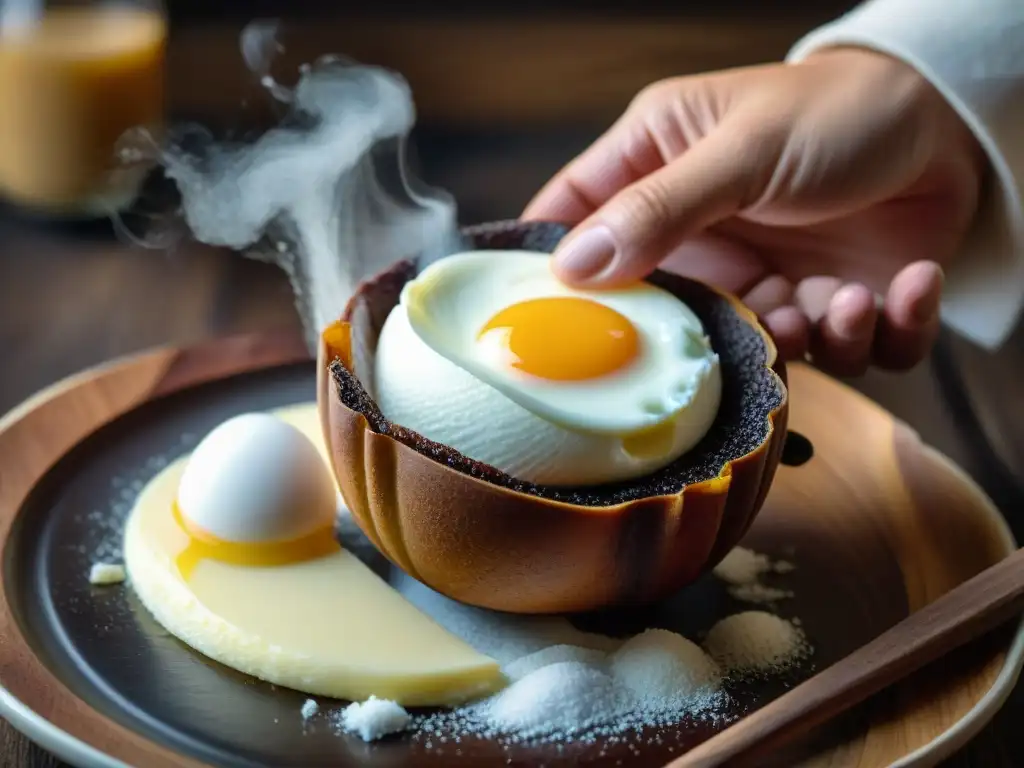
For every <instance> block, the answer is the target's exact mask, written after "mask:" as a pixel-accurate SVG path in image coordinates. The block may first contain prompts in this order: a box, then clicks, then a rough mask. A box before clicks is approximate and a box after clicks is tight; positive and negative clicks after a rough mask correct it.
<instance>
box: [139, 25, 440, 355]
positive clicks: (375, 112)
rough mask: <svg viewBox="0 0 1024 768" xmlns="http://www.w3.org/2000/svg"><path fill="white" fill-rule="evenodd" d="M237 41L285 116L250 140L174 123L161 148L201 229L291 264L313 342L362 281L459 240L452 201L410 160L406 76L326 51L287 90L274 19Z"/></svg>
mask: <svg viewBox="0 0 1024 768" xmlns="http://www.w3.org/2000/svg"><path fill="white" fill-rule="evenodd" d="M241 47H242V55H243V57H244V58H245V60H246V63H247V64H248V66H249V67H250V69H251V70H252V71H253V72H254V74H256V75H257V76H258V77H260V80H261V83H262V84H263V86H264V87H265V88H266V90H267V91H268V92H269V93H270V94H271V96H272V97H274V98H275V99H276V100H277V101H278V102H280V103H282V104H285V105H287V109H286V112H285V116H284V118H283V119H282V121H281V123H280V124H279V125H278V126H277V127H275V128H273V129H272V130H270V131H268V132H267V133H265V134H263V135H262V136H261V137H260V138H258V139H257V140H255V141H253V142H251V143H243V142H231V141H223V140H222V141H218V140H215V139H214V138H213V137H212V136H211V135H210V134H209V133H208V132H206V131H204V130H203V129H199V128H195V127H192V128H189V129H187V130H178V131H177V132H176V134H175V135H174V136H172V137H171V138H170V139H169V140H168V142H167V143H166V145H165V146H163V147H161V148H159V149H158V150H157V157H158V161H159V162H160V163H161V164H162V165H163V167H164V172H165V174H166V175H167V177H168V178H170V179H173V181H174V182H175V183H176V185H177V187H178V190H179V192H180V195H181V213H182V215H183V218H184V221H185V223H186V224H187V225H188V228H189V230H190V231H191V233H192V235H193V236H194V237H195V238H196V239H198V240H200V241H202V242H204V243H208V244H210V245H215V246H226V247H228V248H232V249H235V250H238V251H241V252H242V253H244V254H245V255H247V256H250V257H252V258H258V259H262V260H265V261H270V262H272V263H275V264H277V265H279V266H280V267H281V268H282V269H284V270H285V272H287V274H288V276H289V279H290V280H291V283H292V287H293V288H294V291H295V295H296V300H297V305H298V308H299V311H300V314H301V316H302V320H303V324H304V326H305V328H306V332H307V337H308V339H309V342H310V344H314V343H315V340H316V339H317V337H318V336H319V333H320V331H321V330H323V328H325V327H326V326H327V325H328V324H330V323H331V322H333V321H334V320H336V319H337V318H338V317H339V315H340V314H341V312H342V311H343V309H344V306H345V304H346V302H347V301H348V299H349V297H350V296H351V295H352V293H353V291H354V290H355V288H356V286H357V285H358V284H359V282H360V281H361V280H363V279H365V278H367V277H369V276H371V275H373V274H376V273H377V272H379V271H380V270H382V269H384V268H386V267H388V266H390V265H392V264H393V263H395V262H396V261H399V260H401V259H406V258H414V259H420V260H429V259H432V258H435V257H437V256H439V255H444V254H447V253H450V252H452V251H453V250H456V249H457V246H458V242H459V240H458V230H457V224H456V209H455V204H454V202H453V200H452V199H451V197H450V196H449V195H447V194H446V193H444V192H441V191H440V190H434V189H427V188H426V187H424V186H422V185H420V184H419V183H418V182H417V181H416V179H414V178H413V177H412V175H411V174H410V172H409V170H408V167H407V157H406V139H407V137H408V134H409V132H410V130H411V129H412V127H413V125H414V123H415V109H414V106H413V100H412V94H411V92H410V90H409V86H408V84H407V83H406V82H405V81H404V79H402V78H401V77H400V76H398V75H397V74H394V73H392V72H389V71H387V70H384V69H380V68H377V67H370V66H362V65H358V64H355V63H352V62H348V61H345V60H342V59H340V58H338V57H327V58H323V59H320V60H319V61H317V62H316V63H314V64H312V65H309V66H306V65H304V66H303V67H302V68H301V69H300V72H301V75H300V77H299V79H298V82H297V84H296V85H295V86H294V87H293V88H287V87H285V86H283V85H281V84H280V83H278V82H277V81H276V80H275V79H274V78H273V77H272V76H271V74H270V64H271V62H272V61H273V59H274V58H275V57H276V55H277V54H278V53H280V51H281V50H282V48H281V46H280V44H279V43H278V42H277V25H276V23H274V22H254V23H253V24H250V25H249V26H248V27H247V28H246V30H245V31H244V32H243V34H242V38H241ZM134 143H135V145H136V150H135V153H132V152H127V153H126V152H124V151H123V152H122V155H123V156H126V157H131V156H132V155H133V154H135V155H136V157H135V158H134V159H137V152H138V145H139V137H138V136H136V137H135V139H134Z"/></svg>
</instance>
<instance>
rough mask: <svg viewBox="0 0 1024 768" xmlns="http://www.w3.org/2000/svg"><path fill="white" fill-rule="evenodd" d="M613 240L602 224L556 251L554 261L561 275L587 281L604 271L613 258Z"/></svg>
mask: <svg viewBox="0 0 1024 768" xmlns="http://www.w3.org/2000/svg"><path fill="white" fill-rule="evenodd" d="M615 250H616V249H615V239H614V238H613V237H612V233H611V230H609V229H608V227H606V226H604V225H603V224H598V225H596V226H593V227H590V228H589V229H585V230H583V231H582V232H580V233H579V234H578V235H576V236H574V237H573V238H572V239H571V240H570V241H569V242H568V243H566V244H565V245H564V246H562V247H560V248H558V249H557V252H556V253H555V261H556V262H557V264H558V267H559V269H560V270H561V271H562V273H563V274H565V275H567V276H568V277H572V278H574V279H576V280H587V279H589V278H591V277H594V276H595V275H597V274H600V273H601V272H602V271H604V270H605V269H606V268H607V267H608V265H609V264H611V263H612V259H614V258H615Z"/></svg>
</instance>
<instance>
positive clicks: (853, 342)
mask: <svg viewBox="0 0 1024 768" xmlns="http://www.w3.org/2000/svg"><path fill="white" fill-rule="evenodd" d="M796 300H797V304H798V306H800V308H801V309H802V310H803V311H804V313H805V314H806V315H807V317H808V319H809V321H810V338H809V341H808V351H809V353H810V355H811V359H812V360H813V361H814V364H815V365H816V366H817V367H818V368H820V369H822V370H823V371H827V372H828V373H831V374H833V375H836V376H858V375H860V374H862V373H864V371H865V370H867V367H868V365H870V364H871V362H872V359H871V354H872V346H873V343H874V338H875V328H876V326H877V324H878V308H877V302H876V300H875V294H874V293H873V292H872V291H871V290H870V289H869V288H868V287H867V286H864V285H861V284H860V283H846V284H845V285H844V284H842V282H841V281H840V280H839V279H838V278H833V277H815V278H808V279H807V280H804V281H803V282H801V284H800V285H799V286H798V287H797V290H796Z"/></svg>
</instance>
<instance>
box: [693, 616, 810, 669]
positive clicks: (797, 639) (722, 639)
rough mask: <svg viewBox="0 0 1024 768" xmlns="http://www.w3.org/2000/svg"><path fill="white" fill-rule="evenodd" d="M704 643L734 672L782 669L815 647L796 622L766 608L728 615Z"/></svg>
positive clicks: (715, 657)
mask: <svg viewBox="0 0 1024 768" xmlns="http://www.w3.org/2000/svg"><path fill="white" fill-rule="evenodd" d="M704 647H705V648H706V649H707V651H708V653H709V654H710V655H711V656H712V658H714V659H715V660H716V661H718V663H719V664H721V665H722V666H723V667H724V668H725V669H726V670H728V672H730V673H732V674H749V673H752V672H770V671H777V670H781V669H784V668H786V667H788V666H790V665H791V664H793V663H794V662H797V661H799V660H800V659H803V658H805V657H806V656H807V654H808V653H809V652H810V650H811V648H810V645H809V644H808V643H807V639H806V637H805V636H804V633H803V632H802V631H801V630H800V629H799V628H798V627H797V626H796V625H795V624H793V623H792V622H790V621H786V620H785V619H783V618H780V617H779V616H776V615H774V614H771V613H766V612H764V611H745V612H744V613H736V614H733V615H732V616H727V617H726V618H724V619H722V620H721V621H719V622H718V623H717V624H715V625H714V626H713V627H712V628H711V630H710V631H709V632H708V634H707V637H706V638H705V639H704Z"/></svg>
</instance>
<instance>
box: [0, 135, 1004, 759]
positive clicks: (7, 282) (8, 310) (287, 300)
mask: <svg viewBox="0 0 1024 768" xmlns="http://www.w3.org/2000/svg"><path fill="white" fill-rule="evenodd" d="M584 143H585V139H583V138H581V137H578V136H577V137H566V138H561V139H558V138H556V139H553V140H552V141H551V142H549V143H548V144H543V143H540V142H529V157H530V159H531V160H532V165H531V164H529V163H525V162H520V161H519V160H518V159H517V157H516V156H515V154H514V153H513V152H511V151H509V152H505V153H499V154H501V156H502V157H504V162H503V164H502V166H501V168H500V169H498V171H497V172H500V173H503V174H505V176H504V177H503V178H501V179H499V180H498V181H497V182H496V179H495V173H496V172H495V171H494V169H493V168H492V169H491V172H488V173H483V172H482V171H481V170H480V165H479V164H478V163H477V162H476V161H475V160H474V158H473V156H472V147H471V143H470V142H468V141H462V140H454V139H449V140H447V141H439V142H438V143H436V144H435V147H434V149H435V150H436V151H435V152H433V153H432V154H433V155H434V156H437V155H438V154H439V153H440V154H441V155H443V151H442V150H444V148H445V147H456V148H457V152H458V159H457V160H456V159H451V158H449V159H448V160H445V161H443V162H436V161H435V162H434V165H433V167H434V171H433V173H432V178H431V180H432V181H435V182H438V183H441V184H443V185H444V186H446V187H447V188H448V189H451V190H452V191H453V192H454V193H455V194H456V195H457V198H458V199H460V200H466V201H469V203H468V204H467V205H466V206H464V208H463V218H464V220H466V221H478V220H481V219H485V218H501V217H506V216H514V215H515V214H516V213H517V212H518V210H520V208H521V206H522V204H523V203H524V202H525V200H526V199H527V198H528V196H529V194H530V193H531V191H532V190H533V189H535V188H536V186H537V185H539V184H540V183H541V182H542V181H543V180H544V178H546V176H547V175H548V174H550V173H551V172H552V171H553V170H555V169H556V168H557V167H558V165H559V163H560V162H561V161H562V160H563V159H564V158H565V157H567V156H569V154H571V152H573V151H575V150H576V149H578V148H579V147H581V146H582V145H583V144H584ZM101 230H102V228H101ZM280 328H298V321H297V317H296V314H295V312H294V309H293V306H292V296H291V292H290V290H289V287H288V285H287V283H286V281H285V279H284V278H283V276H282V275H281V274H280V273H278V271H277V270H276V268H274V267H271V266H268V265H265V264H261V263H257V262H253V261H249V260H246V259H243V258H240V257H238V256H236V255H233V254H230V253H225V252H221V251H218V250H215V249H212V248H207V247H203V246H198V245H195V244H183V245H181V246H180V247H178V248H177V249H175V250H174V251H172V252H164V251H155V250H145V249H141V248H139V247H136V246H130V245H127V244H125V243H122V242H118V241H116V240H115V239H113V238H111V237H110V235H109V234H107V233H104V232H103V231H99V232H88V231H82V230H68V231H63V230H56V229H53V228H44V227H40V226H38V225H32V224H28V223H26V222H24V221H20V220H17V219H15V218H13V217H10V216H3V215H0V348H2V349H3V350H4V361H3V364H2V371H3V374H2V376H0V412H4V411H6V410H7V409H8V408H10V407H12V406H14V405H15V404H17V403H18V402H19V401H20V400H22V399H24V398H25V397H27V396H28V395H30V394H31V393H32V392H34V391H36V390H38V389H39V388H41V387H44V386H46V385H48V384H50V383H52V382H54V381H55V380H57V379H59V378H61V377H63V376H65V375H68V374H70V373H73V372H75V371H77V370H79V369H81V368H83V367H86V366H90V365H94V364H96V363H99V362H101V361H104V360H106V359H109V358H111V357H114V356H119V355H124V354H128V353H132V352H135V351H139V350H142V349H144V348H147V347H150V346H153V345H158V344H188V343H190V342H195V341H198V340H200V339H204V338H208V337H210V336H213V335H220V334H231V333H237V332H246V331H257V330H263V329H267V330H269V329H280ZM857 385H858V386H859V387H860V388H861V389H862V390H863V391H866V392H867V393H869V394H870V395H871V396H873V397H875V398H876V399H878V400H879V401H881V402H882V403H883V404H884V405H885V406H886V407H888V408H889V409H890V410H892V411H893V412H895V413H896V414H897V415H898V416H900V417H901V418H903V419H904V420H906V421H907V422H909V423H910V425H911V426H913V427H915V428H916V429H918V431H919V432H921V434H922V436H923V437H924V439H925V440H927V441H928V442H931V443H932V444H934V445H936V446H937V447H939V448H940V449H941V450H943V451H945V452H946V453H947V454H948V455H950V456H951V458H953V459H954V460H955V461H958V462H959V463H961V464H962V465H963V466H965V467H966V468H967V469H968V471H972V472H973V471H974V469H975V466H976V465H978V459H977V454H976V452H975V451H974V450H973V448H972V446H971V445H970V444H969V441H968V440H966V438H965V437H964V433H963V430H962V429H961V428H960V427H958V426H957V424H955V423H954V422H953V421H952V420H951V419H950V417H949V416H948V414H947V412H946V408H947V405H948V404H947V403H946V402H945V401H944V399H943V395H942V391H941V389H940V388H939V387H937V385H936V382H935V376H934V371H933V369H932V367H931V366H930V365H923V366H921V367H919V368H918V369H917V370H915V371H913V372H911V373H910V374H906V375H903V376H883V375H872V376H869V377H867V378H866V379H864V380H862V381H860V382H858V384H857ZM982 463H983V462H982ZM1017 533H1018V536H1020V534H1021V531H1020V530H1019V529H1018V531H1017ZM868 706H870V703H869V704H868ZM1022 718H1024V687H1020V686H1019V687H1018V689H1017V691H1016V692H1015V693H1014V695H1013V696H1012V697H1011V699H1010V701H1009V702H1008V703H1007V705H1006V706H1005V708H1004V709H1003V710H1002V712H1001V713H1000V714H999V715H998V716H997V717H996V719H995V721H994V722H993V723H992V724H990V725H989V726H987V727H986V728H985V729H984V730H983V731H982V733H981V734H980V735H979V736H977V737H976V738H975V739H974V740H973V741H972V742H971V743H970V744H969V745H968V746H967V747H966V748H964V749H963V750H961V752H960V753H959V754H958V755H956V756H955V757H954V758H952V759H951V760H949V761H948V762H947V763H946V765H948V766H950V767H952V768H967V766H976V767H978V768H1015V767H1017V766H1022V765H1024V734H1022V733H1021V729H1020V726H1019V723H1020V721H1021V720H1022ZM62 765H63V763H61V762H60V761H58V760H56V759H55V758H53V757H52V756H50V755H48V754H47V753H46V752H45V751H43V750H41V749H40V748H38V747H36V746H35V745H33V744H31V743H30V742H29V741H28V740H27V739H25V738H24V737H23V736H21V735H20V734H18V733H17V732H16V731H14V730H13V729H12V728H10V727H9V726H8V725H7V724H6V723H3V722H2V721H0V767H2V768H44V767H45V768H53V767H54V766H62ZM142 768H144V767H142Z"/></svg>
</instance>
